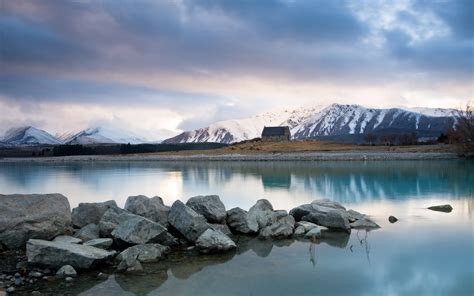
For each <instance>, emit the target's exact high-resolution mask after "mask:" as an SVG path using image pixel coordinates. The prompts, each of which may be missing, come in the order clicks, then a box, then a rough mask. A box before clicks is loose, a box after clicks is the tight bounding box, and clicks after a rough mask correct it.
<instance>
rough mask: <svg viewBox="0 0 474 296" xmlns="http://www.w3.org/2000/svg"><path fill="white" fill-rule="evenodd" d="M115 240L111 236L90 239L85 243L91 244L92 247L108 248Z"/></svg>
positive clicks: (85, 244)
mask: <svg viewBox="0 0 474 296" xmlns="http://www.w3.org/2000/svg"><path fill="white" fill-rule="evenodd" d="M113 242H114V241H113V240H112V239H111V238H96V239H92V240H90V241H86V242H85V243H84V246H91V247H95V248H99V249H104V250H107V249H108V248H110V246H112V243H113Z"/></svg>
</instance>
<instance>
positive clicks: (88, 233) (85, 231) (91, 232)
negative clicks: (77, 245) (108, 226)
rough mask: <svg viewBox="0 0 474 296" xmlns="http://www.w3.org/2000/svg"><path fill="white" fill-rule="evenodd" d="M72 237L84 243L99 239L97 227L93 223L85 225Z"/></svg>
mask: <svg viewBox="0 0 474 296" xmlns="http://www.w3.org/2000/svg"><path fill="white" fill-rule="evenodd" d="M74 237H76V238H79V239H81V240H82V241H84V242H86V241H90V240H93V239H96V238H99V227H98V226H97V225H96V224H94V223H91V224H87V225H86V226H84V227H82V228H81V229H79V231H78V232H76V234H74Z"/></svg>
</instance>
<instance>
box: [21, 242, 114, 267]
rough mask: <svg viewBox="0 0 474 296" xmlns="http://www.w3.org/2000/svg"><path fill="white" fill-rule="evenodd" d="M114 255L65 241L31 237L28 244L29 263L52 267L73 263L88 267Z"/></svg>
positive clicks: (76, 265) (75, 265) (77, 265)
mask: <svg viewBox="0 0 474 296" xmlns="http://www.w3.org/2000/svg"><path fill="white" fill-rule="evenodd" d="M114 255H115V252H108V251H105V250H102V249H98V248H94V247H89V246H84V245H78V244H69V243H63V242H51V241H45V240H38V239H30V240H28V242H27V244H26V256H27V257H28V263H29V264H33V265H35V264H38V265H42V266H48V267H52V268H60V267H61V266H63V265H71V266H73V267H74V268H77V269H87V268H91V267H93V266H95V265H97V264H100V263H103V262H106V261H108V260H109V259H111V258H112V257H113V256H114Z"/></svg>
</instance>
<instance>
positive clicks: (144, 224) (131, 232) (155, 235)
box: [112, 214, 170, 245]
mask: <svg viewBox="0 0 474 296" xmlns="http://www.w3.org/2000/svg"><path fill="white" fill-rule="evenodd" d="M118 220H119V221H120V223H119V224H118V226H117V228H115V229H114V231H113V232H112V236H113V237H114V238H117V239H120V240H122V241H124V242H126V243H129V244H134V245H139V244H147V243H162V242H166V241H167V240H168V239H169V236H170V234H169V233H168V231H167V230H166V228H165V227H163V225H161V224H160V223H157V222H153V221H151V220H149V219H147V218H144V217H141V216H137V215H132V214H121V215H120V216H119V217H118Z"/></svg>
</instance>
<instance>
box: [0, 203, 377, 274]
mask: <svg viewBox="0 0 474 296" xmlns="http://www.w3.org/2000/svg"><path fill="white" fill-rule="evenodd" d="M33 207H34V208H35V210H34V211H33V210H32V209H33ZM16 212H20V213H22V214H24V215H25V217H19V218H17V217H16V216H15V215H14V213H16ZM0 213H1V214H2V215H1V216H0V246H1V245H3V246H5V247H6V248H8V249H11V248H22V247H24V246H25V245H26V257H27V262H28V264H29V266H30V267H31V266H38V267H41V268H51V269H53V270H57V273H56V277H57V278H61V279H65V280H66V281H73V278H74V277H76V276H77V272H76V270H77V271H79V272H80V271H81V270H82V269H89V268H93V267H95V266H97V265H100V264H115V265H116V269H117V271H119V272H142V271H143V265H142V263H147V262H156V261H159V260H162V259H163V258H164V257H166V255H167V254H168V253H169V252H170V251H172V250H173V249H174V248H183V249H184V248H188V247H190V246H191V247H192V246H195V247H196V248H195V249H196V250H197V251H199V252H200V253H216V252H228V251H230V250H233V249H236V248H237V244H236V242H237V241H239V237H238V236H239V235H244V237H245V235H252V236H254V237H255V236H256V237H258V238H259V239H260V240H270V239H272V240H278V239H284V238H289V237H296V238H304V239H309V240H318V239H321V238H322V237H323V236H324V235H331V233H333V231H343V232H350V230H351V228H365V229H371V228H378V227H379V226H378V225H377V224H376V223H375V222H374V221H373V220H371V219H370V218H369V217H367V216H366V215H364V214H361V213H359V212H356V211H353V210H346V209H345V208H344V207H343V206H342V205H340V204H339V203H337V202H333V201H330V200H327V199H324V200H315V201H313V202H312V203H310V204H304V205H301V206H298V207H296V208H294V209H292V210H291V211H290V212H289V213H288V212H287V211H284V210H275V209H274V208H273V206H272V204H271V203H270V202H269V201H268V200H266V199H260V200H258V201H257V202H256V203H255V205H253V206H252V207H251V208H250V209H249V210H248V211H245V210H243V209H241V208H233V209H230V210H228V211H226V208H225V206H224V204H223V203H222V201H221V200H220V198H219V196H217V195H208V196H195V197H192V198H190V199H189V200H188V201H187V202H186V204H185V203H183V202H181V201H180V200H177V201H175V202H174V203H173V204H172V206H171V207H168V206H166V205H165V204H164V203H163V200H162V199H161V198H160V197H158V196H155V197H152V198H148V197H146V196H142V195H139V196H131V197H129V198H128V199H127V202H126V205H125V209H121V208H119V207H118V206H117V205H116V203H115V202H114V201H107V202H102V203H81V204H79V206H78V207H77V208H74V209H73V210H72V214H71V211H70V207H69V202H68V201H67V198H65V197H64V196H62V195H59V194H52V195H30V196H25V195H23V196H18V195H15V196H1V198H0ZM4 217H7V218H9V219H10V220H11V221H7V219H6V218H4ZM325 233H327V234H325ZM263 244H264V243H263ZM192 248H194V247H192ZM41 276H42V274H41V275H39V277H41Z"/></svg>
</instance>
